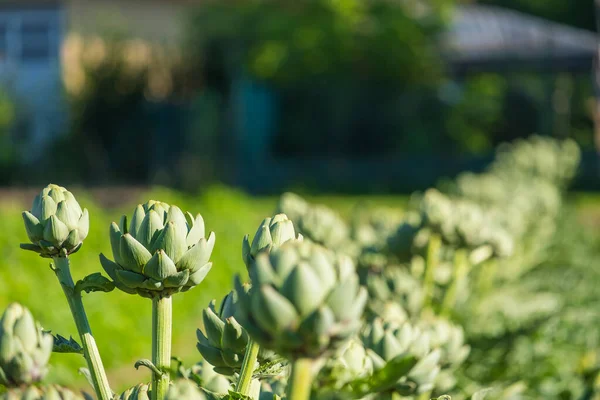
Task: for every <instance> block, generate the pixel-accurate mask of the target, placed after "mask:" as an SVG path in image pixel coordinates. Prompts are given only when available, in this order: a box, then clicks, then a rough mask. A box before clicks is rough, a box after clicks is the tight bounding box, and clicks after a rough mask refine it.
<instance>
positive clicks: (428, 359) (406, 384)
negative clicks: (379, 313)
mask: <svg viewBox="0 0 600 400" xmlns="http://www.w3.org/2000/svg"><path fill="white" fill-rule="evenodd" d="M363 342H364V344H365V347H367V348H368V349H369V354H370V356H371V359H372V361H373V367H374V369H375V370H379V369H381V368H384V367H385V366H386V364H387V362H388V361H391V360H392V359H394V358H396V357H398V356H404V355H406V356H413V357H415V358H416V360H417V362H416V364H415V365H414V366H413V367H412V369H411V370H410V371H409V372H408V373H407V374H406V376H403V377H402V378H400V379H399V380H398V382H397V383H396V384H395V385H394V386H393V387H392V389H391V391H393V392H395V393H398V394H400V395H402V396H410V395H414V394H419V393H425V392H428V391H430V390H432V389H433V387H434V382H435V379H436V377H437V375H438V374H439V372H440V366H439V361H440V355H441V353H440V351H439V350H437V349H436V350H433V351H431V346H430V338H429V335H428V334H427V333H423V332H422V331H421V330H420V329H418V328H415V327H413V326H412V325H411V324H410V323H408V322H405V323H404V324H402V325H398V324H394V323H386V322H384V321H383V320H382V319H376V320H374V321H373V322H372V323H371V324H370V325H368V326H367V328H366V329H365V332H363Z"/></svg>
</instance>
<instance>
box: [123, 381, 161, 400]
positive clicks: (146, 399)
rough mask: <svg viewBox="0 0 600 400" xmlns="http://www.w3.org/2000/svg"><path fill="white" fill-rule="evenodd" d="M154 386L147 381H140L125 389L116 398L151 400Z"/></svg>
mask: <svg viewBox="0 0 600 400" xmlns="http://www.w3.org/2000/svg"><path fill="white" fill-rule="evenodd" d="M151 392H152V387H151V386H150V385H149V384H146V383H139V384H137V385H135V386H133V387H131V388H129V389H127V390H125V391H124V392H123V393H121V395H120V396H119V397H115V399H116V400H150V395H151Z"/></svg>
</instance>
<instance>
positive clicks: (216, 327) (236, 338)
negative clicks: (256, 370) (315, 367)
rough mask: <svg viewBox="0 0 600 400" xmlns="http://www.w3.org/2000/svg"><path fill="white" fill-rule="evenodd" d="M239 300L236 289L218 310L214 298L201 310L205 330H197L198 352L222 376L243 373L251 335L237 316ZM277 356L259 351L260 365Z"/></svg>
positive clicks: (263, 350)
mask: <svg viewBox="0 0 600 400" xmlns="http://www.w3.org/2000/svg"><path fill="white" fill-rule="evenodd" d="M236 303H237V295H236V293H235V291H232V292H230V293H229V294H228V295H227V296H225V298H224V299H223V301H222V302H221V306H220V308H219V311H217V309H216V307H215V301H214V300H213V301H211V302H210V305H209V306H208V308H206V309H205V310H204V311H203V312H202V318H203V322H204V330H205V332H206V333H205V332H202V331H201V330H200V329H198V330H197V331H196V335H197V337H198V344H197V345H196V347H197V348H198V351H199V352H200V354H201V355H202V357H203V358H204V360H206V361H207V362H209V363H210V364H211V365H213V366H214V368H215V371H216V372H218V373H219V374H223V375H233V374H234V373H236V372H238V373H239V372H240V369H241V367H242V362H243V360H244V354H245V353H246V346H247V344H248V334H247V333H246V331H245V330H244V328H242V326H241V325H240V324H239V323H238V321H237V320H236V319H235V316H234V315H235V311H236V309H237V308H238V305H237V304H236ZM278 358H279V356H277V355H276V354H275V353H273V352H272V351H269V350H266V349H264V348H261V349H260V351H259V353H258V363H259V364H265V363H267V362H272V361H275V360H276V359H278Z"/></svg>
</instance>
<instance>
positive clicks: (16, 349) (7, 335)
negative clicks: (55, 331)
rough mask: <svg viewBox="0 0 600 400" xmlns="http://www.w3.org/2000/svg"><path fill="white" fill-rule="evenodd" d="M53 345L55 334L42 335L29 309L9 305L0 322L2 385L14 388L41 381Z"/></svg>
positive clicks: (0, 376)
mask: <svg viewBox="0 0 600 400" xmlns="http://www.w3.org/2000/svg"><path fill="white" fill-rule="evenodd" d="M53 344H54V338H53V337H52V335H51V334H49V333H44V332H42V328H41V326H40V325H39V324H38V323H37V322H36V321H35V320H34V319H33V316H32V315H31V313H30V312H29V310H28V309H27V308H25V307H23V306H22V305H20V304H18V303H12V304H11V305H9V306H8V308H7V309H6V311H5V312H4V314H3V315H2V319H1V320H0V383H1V384H3V385H5V386H8V387H11V386H20V385H29V384H32V383H35V382H39V381H41V380H42V378H43V377H44V376H45V375H46V365H47V364H48V360H49V359H50V354H51V353H52V346H53Z"/></svg>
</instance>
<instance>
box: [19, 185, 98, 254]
mask: <svg viewBox="0 0 600 400" xmlns="http://www.w3.org/2000/svg"><path fill="white" fill-rule="evenodd" d="M23 221H24V222H25V229H26V230H27V236H28V237H29V240H30V241H31V243H23V244H21V248H23V249H25V250H32V251H35V252H36V253H39V254H40V255H41V256H42V257H56V256H59V255H61V253H63V252H66V254H67V255H68V254H73V253H75V252H76V251H77V250H79V249H80V248H81V245H82V243H83V240H84V239H85V238H86V237H87V235H88V232H89V229H90V219H89V215H88V211H87V209H81V206H80V205H79V203H78V202H77V200H76V199H75V197H74V196H73V194H72V193H71V192H69V191H68V190H67V189H65V188H64V187H62V186H58V185H54V184H50V185H48V186H46V187H45V188H44V189H43V190H42V192H41V193H40V194H38V195H37V196H36V197H35V199H34V200H33V205H32V207H31V211H23Z"/></svg>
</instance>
